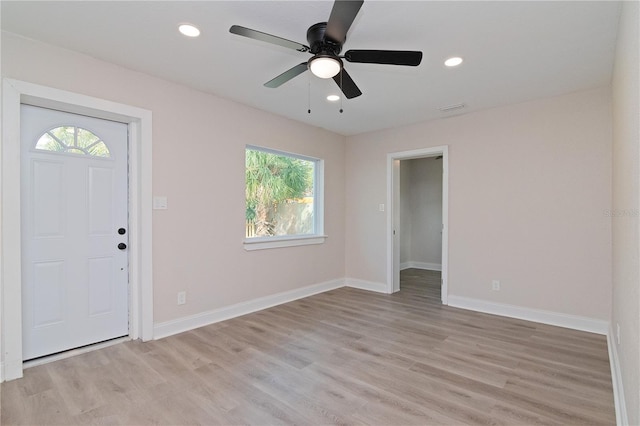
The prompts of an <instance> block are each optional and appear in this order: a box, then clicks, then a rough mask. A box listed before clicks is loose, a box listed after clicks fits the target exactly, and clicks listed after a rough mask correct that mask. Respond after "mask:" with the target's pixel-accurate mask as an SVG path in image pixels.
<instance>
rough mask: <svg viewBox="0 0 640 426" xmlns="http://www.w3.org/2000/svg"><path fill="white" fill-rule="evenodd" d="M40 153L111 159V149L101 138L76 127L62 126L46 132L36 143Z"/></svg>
mask: <svg viewBox="0 0 640 426" xmlns="http://www.w3.org/2000/svg"><path fill="white" fill-rule="evenodd" d="M36 149H37V150H40V151H50V152H60V153H67V154H77V155H88V156H91V157H103V158H109V157H111V153H110V152H109V148H108V147H107V145H106V144H105V143H104V142H103V141H102V139H100V137H99V136H97V135H95V134H94V133H92V132H90V131H89V130H87V129H83V128H82V127H76V126H60V127H56V128H55V129H51V130H49V131H47V132H45V133H44V134H43V135H42V136H40V138H39V139H38V142H37V143H36Z"/></svg>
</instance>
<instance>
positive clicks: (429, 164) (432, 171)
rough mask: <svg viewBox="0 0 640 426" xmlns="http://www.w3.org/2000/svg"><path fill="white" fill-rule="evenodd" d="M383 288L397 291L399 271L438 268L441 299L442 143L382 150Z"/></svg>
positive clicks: (444, 274)
mask: <svg viewBox="0 0 640 426" xmlns="http://www.w3.org/2000/svg"><path fill="white" fill-rule="evenodd" d="M387 161H388V169H387V185H388V191H387V193H388V200H387V203H388V205H389V206H390V208H389V209H388V234H387V235H388V237H387V261H388V262H387V263H388V265H387V271H388V274H387V292H388V293H394V292H396V291H399V290H400V271H401V270H403V269H408V268H416V269H420V270H425V271H432V272H430V273H431V274H437V273H438V272H436V271H440V274H441V275H440V279H441V286H440V290H441V291H440V294H441V296H440V297H441V301H442V303H443V304H447V295H448V291H447V278H448V232H447V231H448V150H447V147H446V146H441V147H434V148H426V149H421V150H412V151H404V152H397V153H391V154H388V158H387Z"/></svg>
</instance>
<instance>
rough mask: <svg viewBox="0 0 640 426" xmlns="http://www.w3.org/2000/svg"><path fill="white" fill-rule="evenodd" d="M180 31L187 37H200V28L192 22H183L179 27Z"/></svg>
mask: <svg viewBox="0 0 640 426" xmlns="http://www.w3.org/2000/svg"><path fill="white" fill-rule="evenodd" d="M178 31H180V32H181V33H182V34H183V35H186V36H187V37H198V36H199V35H200V30H199V29H197V28H196V27H194V26H193V25H191V24H181V25H180V26H179V27H178Z"/></svg>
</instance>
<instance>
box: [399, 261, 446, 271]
mask: <svg viewBox="0 0 640 426" xmlns="http://www.w3.org/2000/svg"><path fill="white" fill-rule="evenodd" d="M409 268H415V269H426V270H428V271H442V265H441V264H439V263H429V262H414V261H412V260H411V261H409V262H402V263H401V264H400V270H401V271H404V270H405V269H409Z"/></svg>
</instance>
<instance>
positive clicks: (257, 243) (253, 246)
mask: <svg viewBox="0 0 640 426" xmlns="http://www.w3.org/2000/svg"><path fill="white" fill-rule="evenodd" d="M247 150H252V151H260V152H265V153H268V154H274V155H280V156H287V157H291V158H297V159H299V160H304V161H311V162H313V163H314V170H313V233H312V234H299V235H274V236H267V237H251V238H247V237H246V236H245V238H244V249H245V250H247V251H253V250H262V249H271V248H282V247H296V246H304V245H311V244H322V243H324V242H325V239H326V238H327V236H326V235H325V234H324V160H323V159H321V158H316V157H311V156H308V155H302V154H296V153H292V152H288V151H283V150H279V149H273V148H265V147H261V146H256V145H246V146H245V149H244V154H245V155H244V158H245V161H246V155H247ZM245 176H246V163H245ZM246 188H247V183H246V180H245V185H244V189H245V192H246ZM245 208H246V199H245ZM243 233H244V232H243Z"/></svg>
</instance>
